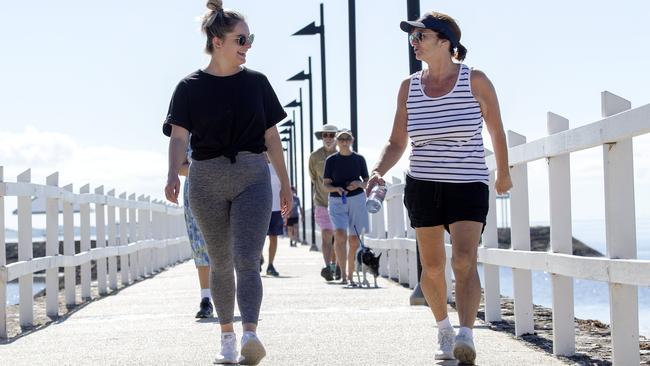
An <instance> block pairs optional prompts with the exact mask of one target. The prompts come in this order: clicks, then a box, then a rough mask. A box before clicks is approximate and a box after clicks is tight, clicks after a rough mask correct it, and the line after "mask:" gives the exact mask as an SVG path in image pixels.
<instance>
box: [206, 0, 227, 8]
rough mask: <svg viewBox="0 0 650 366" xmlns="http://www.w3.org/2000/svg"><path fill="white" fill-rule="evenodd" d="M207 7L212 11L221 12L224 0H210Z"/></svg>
mask: <svg viewBox="0 0 650 366" xmlns="http://www.w3.org/2000/svg"><path fill="white" fill-rule="evenodd" d="M205 6H207V7H208V9H210V10H213V11H220V10H223V0H208V3H207V4H206V5H205Z"/></svg>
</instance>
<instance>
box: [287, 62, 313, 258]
mask: <svg viewBox="0 0 650 366" xmlns="http://www.w3.org/2000/svg"><path fill="white" fill-rule="evenodd" d="M307 64H308V69H307V70H308V71H309V74H305V72H304V71H301V72H299V73H297V74H296V75H294V76H292V77H290V78H289V79H287V81H303V80H308V81H309V152H310V153H311V152H313V151H314V101H313V95H314V93H313V89H312V77H311V75H312V73H311V57H308V58H307ZM294 102H295V101H293V102H291V103H289V104H292V103H294ZM296 104H297V102H296ZM303 104H304V103H303V101H302V89H300V135H301V136H303V139H304V134H303V130H302V126H303V125H304V123H303V119H302V107H303ZM285 107H289V105H287V106H285ZM291 107H294V105H291ZM303 158H304V153H303ZM304 165H305V164H304V163H303V169H304ZM303 179H304V171H303ZM309 187H310V200H311V215H310V216H311V243H312V248H311V249H313V248H314V246H315V245H316V218H315V216H314V207H315V206H314V185H313V184H310V185H309ZM302 196H303V197H302V198H303V201H302V202H303V205H304V204H305V192H304V186H303V193H302ZM305 229H306V226H305V222H304V221H303V234H304V233H305Z"/></svg>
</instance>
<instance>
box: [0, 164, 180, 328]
mask: <svg viewBox="0 0 650 366" xmlns="http://www.w3.org/2000/svg"><path fill="white" fill-rule="evenodd" d="M12 196H13V197H17V203H18V204H17V206H18V209H17V214H18V261H17V262H15V263H12V264H9V265H7V260H6V242H5V217H4V211H5V207H4V205H5V202H4V200H5V199H4V197H12ZM32 197H40V198H44V199H46V202H47V203H46V213H45V215H46V244H45V245H46V253H45V256H44V257H39V258H33V240H32V239H33V238H32V215H33V214H32ZM60 204H62V206H63V231H64V233H63V253H60V252H59V233H58V231H59V206H60ZM74 205H79V222H80V251H79V252H76V251H75V237H74V212H73V206H74ZM90 205H94V212H95V213H94V217H95V227H96V238H95V240H96V247H95V248H92V249H91V234H90V232H91V230H90V229H91V224H90V220H91V214H90V207H91V206H90ZM116 211H117V212H118V213H119V220H118V218H117V217H116ZM118 257H119V258H120V270H119V280H120V282H121V286H127V285H129V284H131V283H133V282H134V281H136V280H139V279H141V278H145V277H147V276H150V275H152V274H153V273H155V272H157V271H159V270H161V269H162V268H164V267H166V266H168V265H171V264H174V263H176V262H179V261H181V260H185V259H188V258H189V257H191V248H190V245H189V241H188V239H187V233H186V231H185V221H184V218H183V209H182V208H179V207H175V206H170V205H167V204H164V203H163V202H161V201H153V202H152V201H151V200H150V198H149V197H144V196H140V197H138V199H137V200H136V197H135V194H131V195H130V196H129V198H128V199H127V197H126V193H122V194H121V195H120V196H119V197H115V191H114V190H111V191H109V192H108V193H106V194H104V188H103V187H98V188H96V189H95V192H94V194H91V193H90V187H89V186H88V185H85V186H83V187H81V189H80V191H79V193H78V194H75V193H72V185H67V186H65V187H62V188H61V187H59V186H58V173H54V174H52V175H50V176H49V177H47V179H46V184H45V185H41V184H35V183H31V171H30V170H26V171H25V172H23V173H22V174H20V175H19V176H18V179H17V181H16V182H15V183H11V182H4V181H3V167H1V166H0V338H6V337H7V312H6V310H7V309H6V306H5V304H6V301H7V299H6V294H7V291H6V289H7V282H9V281H12V280H14V279H16V278H17V279H18V283H19V285H18V286H19V317H20V325H21V326H23V327H29V326H32V325H33V319H34V301H33V296H32V287H33V282H34V281H33V276H34V273H35V272H38V271H45V272H46V313H47V316H49V317H51V318H56V317H57V316H58V315H59V314H58V311H59V304H58V296H59V295H58V294H59V276H58V272H59V268H61V267H63V268H64V293H65V304H66V305H69V306H72V305H75V302H76V297H77V296H76V285H77V283H76V282H77V281H76V275H75V271H76V268H77V267H80V277H81V278H80V282H81V283H80V288H81V299H82V301H84V300H87V299H90V297H91V286H90V285H91V261H95V262H96V269H97V289H98V292H99V294H100V295H104V294H107V293H108V290H109V289H110V290H117V289H118V269H117V258H118Z"/></svg>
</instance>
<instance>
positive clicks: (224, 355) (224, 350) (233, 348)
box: [214, 332, 239, 365]
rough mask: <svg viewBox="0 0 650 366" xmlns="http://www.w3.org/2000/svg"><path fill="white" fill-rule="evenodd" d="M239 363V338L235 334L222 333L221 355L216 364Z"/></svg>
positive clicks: (215, 361)
mask: <svg viewBox="0 0 650 366" xmlns="http://www.w3.org/2000/svg"><path fill="white" fill-rule="evenodd" d="M238 362H239V352H238V351H237V336H236V335H235V333H232V332H229V333H221V353H220V354H219V355H218V356H217V358H216V359H215V360H214V363H216V364H219V365H222V364H235V363H238Z"/></svg>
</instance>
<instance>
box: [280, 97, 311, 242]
mask: <svg viewBox="0 0 650 366" xmlns="http://www.w3.org/2000/svg"><path fill="white" fill-rule="evenodd" d="M298 96H299V97H300V101H297V100H295V99H294V100H293V101H291V102H290V103H289V104H287V105H285V106H284V107H285V108H295V107H300V162H301V164H300V167H301V173H300V186H301V191H302V194H301V201H300V202H302V205H303V206H304V204H305V165H306V164H305V132H304V129H303V128H304V127H305V120H304V117H303V114H302V88H299V89H298ZM295 120H296V119H295V116H294V121H295ZM310 140H311V138H310ZM296 189H297V188H296ZM302 241H303V242H307V222H306V221H305V220H304V218H303V220H302Z"/></svg>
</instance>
